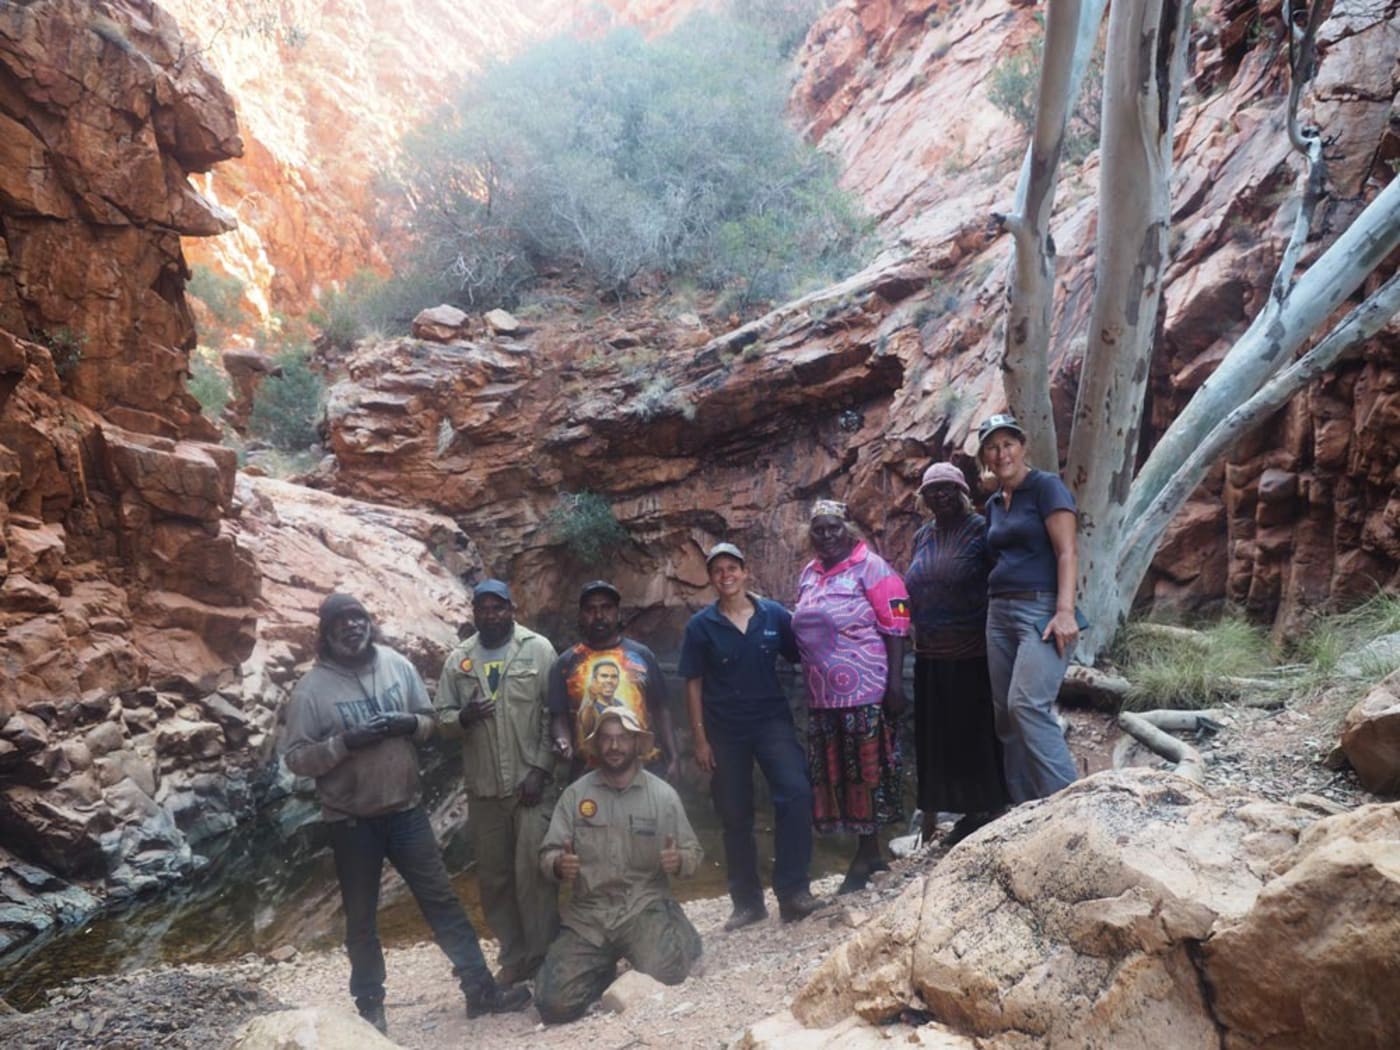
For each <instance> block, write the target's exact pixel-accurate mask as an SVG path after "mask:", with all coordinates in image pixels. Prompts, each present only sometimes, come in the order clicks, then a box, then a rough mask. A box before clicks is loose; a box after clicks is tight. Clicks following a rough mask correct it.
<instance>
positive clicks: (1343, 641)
mask: <svg viewBox="0 0 1400 1050" xmlns="http://www.w3.org/2000/svg"><path fill="white" fill-rule="evenodd" d="M1290 651H1291V656H1292V658H1293V659H1294V660H1297V661H1299V664H1300V665H1301V668H1302V671H1301V674H1300V675H1299V679H1298V682H1297V684H1296V685H1295V687H1294V689H1293V694H1294V696H1295V697H1297V698H1300V699H1301V698H1305V697H1306V698H1311V697H1316V696H1321V697H1322V698H1323V706H1322V710H1321V712H1320V713H1321V715H1322V717H1323V719H1324V720H1325V721H1326V722H1328V723H1329V724H1331V725H1333V726H1340V725H1341V722H1342V719H1343V718H1345V717H1346V713H1347V712H1348V711H1349V710H1351V708H1352V707H1353V706H1354V705H1355V704H1356V702H1357V701H1358V700H1360V699H1361V697H1362V696H1363V695H1365V694H1366V693H1367V692H1368V691H1369V690H1370V689H1371V687H1372V686H1374V685H1375V684H1376V683H1377V682H1379V681H1380V680H1381V679H1382V678H1384V677H1386V676H1387V675H1389V674H1391V673H1392V672H1394V671H1396V670H1400V595H1396V594H1385V593H1383V592H1377V593H1376V594H1373V595H1372V596H1371V597H1369V598H1367V599H1366V600H1365V601H1364V602H1362V603H1361V604H1360V605H1357V606H1354V607H1353V608H1351V609H1348V610H1347V611H1345V612H1339V613H1331V614H1327V615H1324V616H1320V617H1318V618H1317V620H1315V621H1314V622H1313V624H1312V626H1311V627H1310V628H1309V629H1308V631H1307V632H1306V633H1304V634H1303V635H1302V637H1300V638H1299V639H1298V640H1297V641H1296V642H1295V643H1294V644H1293V645H1292V646H1291V647H1290Z"/></svg>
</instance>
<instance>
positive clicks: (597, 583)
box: [578, 580, 622, 605]
mask: <svg viewBox="0 0 1400 1050" xmlns="http://www.w3.org/2000/svg"><path fill="white" fill-rule="evenodd" d="M599 591H602V592H604V593H606V594H611V595H612V599H613V601H615V602H617V603H618V604H619V605H621V604H622V592H621V591H619V590H618V589H617V588H616V587H614V586H613V585H612V584H610V583H609V582H608V581H607V580H591V581H589V582H588V583H585V584H584V585H583V589H582V590H580V591H579V592H578V600H579V602H580V603H582V602H583V600H584V599H585V598H587V597H588V596H589V595H590V594H597V593H598V592H599Z"/></svg>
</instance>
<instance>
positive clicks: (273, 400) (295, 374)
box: [248, 347, 325, 452]
mask: <svg viewBox="0 0 1400 1050" xmlns="http://www.w3.org/2000/svg"><path fill="white" fill-rule="evenodd" d="M276 363H277V365H278V367H279V369H280V374H273V375H269V376H267V377H266V378H265V379H264V380H263V381H262V383H260V384H259V385H258V392H257V394H256V395H255V396H254V398H253V411H252V414H251V415H250V416H249V418H248V430H249V431H250V432H251V433H252V434H253V435H255V436H256V437H260V438H262V439H263V440H264V441H267V442H268V443H269V444H271V445H273V446H275V447H276V448H280V449H285V450H287V451H289V452H295V451H299V450H301V449H304V448H307V447H309V446H311V445H313V444H315V443H316V441H317V439H318V435H317V432H316V424H317V423H318V422H319V421H320V416H321V401H322V397H323V395H324V393H325V384H324V383H323V382H322V381H321V377H320V376H319V375H317V374H316V373H315V372H314V371H312V368H311V364H310V362H309V361H308V359H307V352H306V350H305V349H304V348H299V347H289V348H287V349H285V350H283V351H282V352H281V353H279V354H278V355H277V357H276Z"/></svg>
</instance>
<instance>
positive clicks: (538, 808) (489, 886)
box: [469, 783, 559, 981]
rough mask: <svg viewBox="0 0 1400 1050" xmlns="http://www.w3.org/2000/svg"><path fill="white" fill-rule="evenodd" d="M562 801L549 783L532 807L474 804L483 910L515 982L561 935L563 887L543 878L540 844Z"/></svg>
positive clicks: (488, 801)
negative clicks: (561, 894) (561, 897)
mask: <svg viewBox="0 0 1400 1050" xmlns="http://www.w3.org/2000/svg"><path fill="white" fill-rule="evenodd" d="M558 798H559V788H558V786H557V785H556V784H553V783H551V784H547V785H545V789H544V791H543V793H542V794H541V796H540V801H539V802H538V803H537V804H536V805H533V806H523V805H521V804H520V802H519V800H518V799H516V798H515V796H513V795H512V796H510V797H509V798H479V799H473V800H472V802H471V808H470V810H469V813H470V820H471V828H472V845H473V848H474V850H475V853H476V881H477V885H478V887H479V888H480V890H481V910H482V913H483V914H484V915H485V916H486V925H487V926H489V927H490V928H491V932H492V933H493V934H495V936H496V940H498V941H499V942H500V945H501V956H500V966H501V969H502V970H504V971H505V972H506V974H507V976H509V977H511V978H513V979H514V980H517V981H518V980H522V979H524V978H527V977H530V976H532V975H533V974H534V972H535V971H536V970H538V969H539V967H540V963H542V962H543V961H544V956H545V952H546V951H547V950H548V949H549V943H550V941H552V940H554V935H555V934H556V933H557V932H558V931H559V887H558V885H557V884H555V883H554V882H551V881H550V880H549V879H546V878H545V877H544V876H543V875H541V874H540V845H541V844H542V843H543V842H544V836H545V832H546V831H548V830H549V818H550V817H551V816H552V815H553V813H554V804H555V802H557V801H558Z"/></svg>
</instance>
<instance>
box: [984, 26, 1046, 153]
mask: <svg viewBox="0 0 1400 1050" xmlns="http://www.w3.org/2000/svg"><path fill="white" fill-rule="evenodd" d="M1041 46H1042V45H1041V43H1040V41H1039V39H1037V40H1036V42H1035V43H1034V44H1032V45H1031V46H1030V47H1029V48H1027V49H1026V50H1024V51H1018V52H1015V53H1013V54H1010V55H1007V56H1006V57H1005V58H1003V59H1002V60H1001V61H1000V62H998V63H997V64H996V65H995V66H993V67H992V74H991V78H990V84H989V85H988V87H987V98H988V100H989V101H990V102H991V103H992V105H994V106H996V108H997V109H999V110H1001V111H1002V112H1003V113H1005V114H1006V115H1007V116H1008V117H1010V118H1011V119H1012V120H1014V121H1015V122H1016V123H1017V124H1019V125H1021V127H1022V128H1023V129H1024V130H1025V131H1026V132H1027V133H1030V132H1033V131H1034V130H1035V107H1036V99H1037V97H1038V95H1039V92H1040V53H1041Z"/></svg>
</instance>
